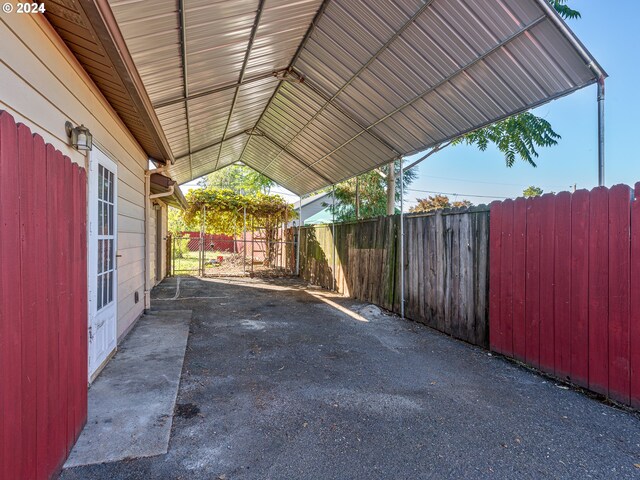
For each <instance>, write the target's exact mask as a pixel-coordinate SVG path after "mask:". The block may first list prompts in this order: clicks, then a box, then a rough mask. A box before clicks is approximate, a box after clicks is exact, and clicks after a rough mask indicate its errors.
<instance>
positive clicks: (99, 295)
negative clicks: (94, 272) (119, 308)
mask: <svg viewBox="0 0 640 480" xmlns="http://www.w3.org/2000/svg"><path fill="white" fill-rule="evenodd" d="M97 308H98V310H100V309H101V308H102V275H98V305H97Z"/></svg>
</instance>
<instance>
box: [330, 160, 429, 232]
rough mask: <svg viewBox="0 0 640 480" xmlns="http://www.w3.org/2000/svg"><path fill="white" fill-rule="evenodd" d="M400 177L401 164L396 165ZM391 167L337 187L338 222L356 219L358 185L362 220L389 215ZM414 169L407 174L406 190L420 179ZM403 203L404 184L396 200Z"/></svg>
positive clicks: (380, 169)
mask: <svg viewBox="0 0 640 480" xmlns="http://www.w3.org/2000/svg"><path fill="white" fill-rule="evenodd" d="M394 166H395V171H396V175H397V174H398V172H399V171H400V162H399V161H397V162H395V165H394ZM388 172H389V166H388V165H385V166H383V167H380V168H379V169H377V170H372V171H370V172H367V173H363V174H362V175H359V176H358V177H355V178H351V179H349V180H346V181H344V182H341V183H338V184H337V185H336V187H335V188H336V194H335V195H336V201H335V205H334V206H331V205H328V206H329V208H330V209H333V213H334V215H335V218H336V221H339V222H347V221H352V220H355V219H356V186H357V189H358V193H359V194H358V197H359V202H358V210H359V212H358V218H360V219H362V218H372V217H378V216H382V215H386V212H387V193H386V192H387V180H386V175H387V174H388ZM416 177H417V173H416V171H415V170H414V169H411V170H407V171H405V172H404V188H405V189H406V188H407V187H409V185H411V183H412V182H413V181H414V180H415V179H416ZM399 200H400V182H399V181H397V182H396V201H399Z"/></svg>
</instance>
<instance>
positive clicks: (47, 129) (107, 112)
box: [0, 14, 154, 337]
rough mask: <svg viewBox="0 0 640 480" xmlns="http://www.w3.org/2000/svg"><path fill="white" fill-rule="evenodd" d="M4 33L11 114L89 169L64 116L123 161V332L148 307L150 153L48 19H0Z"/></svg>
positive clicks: (0, 67) (3, 96)
mask: <svg viewBox="0 0 640 480" xmlns="http://www.w3.org/2000/svg"><path fill="white" fill-rule="evenodd" d="M0 38H2V42H0V109H3V110H7V111H9V112H10V113H11V114H12V115H13V116H14V117H15V118H16V120H17V121H20V122H23V123H25V124H26V125H28V126H29V127H30V128H31V129H32V131H33V132H35V133H39V134H40V135H42V137H43V138H44V140H45V141H46V142H49V143H51V144H53V145H54V146H55V147H56V148H58V149H59V150H61V151H62V152H63V153H64V154H66V155H68V156H69V157H70V158H71V159H72V160H73V161H74V162H76V163H79V164H81V165H83V166H86V157H85V155H83V154H81V153H79V152H77V151H76V150H74V149H72V148H70V147H69V146H68V144H67V138H66V134H65V130H64V124H65V121H66V120H70V121H71V122H72V123H74V124H77V125H79V124H84V125H85V126H87V127H88V128H89V129H90V130H91V133H92V134H93V137H94V142H95V143H96V145H98V146H99V148H100V150H102V151H103V152H104V153H106V154H107V155H108V156H109V157H110V158H111V159H113V160H114V161H115V162H116V163H117V164H118V255H120V257H118V259H117V266H118V336H119V337H121V336H122V335H123V334H124V333H125V332H126V331H128V329H129V327H130V326H131V325H132V324H133V322H134V321H135V320H136V319H137V318H138V317H139V316H140V314H141V313H142V311H143V308H144V274H145V260H144V241H145V238H144V231H145V229H144V221H145V210H144V207H145V204H144V171H145V168H146V166H147V163H148V159H147V156H146V154H145V153H144V151H143V150H142V148H141V147H140V146H139V145H138V143H137V142H136V141H135V139H134V138H133V137H132V136H131V134H130V132H129V131H128V130H127V128H126V127H125V126H124V124H123V123H122V121H121V120H120V118H119V117H118V115H117V114H116V113H115V112H114V111H113V109H112V108H111V107H110V106H109V104H108V103H107V102H106V100H105V99H104V97H103V96H102V95H101V93H100V92H99V91H98V89H97V88H96V87H95V85H94V84H93V82H92V81H91V79H90V78H89V76H88V75H87V74H86V72H85V71H84V70H83V69H82V67H80V65H79V64H78V63H77V61H76V60H75V58H74V57H73V55H72V54H71V53H70V52H69V51H68V49H67V47H66V46H65V45H64V43H63V42H62V40H61V39H60V38H59V37H58V35H57V34H56V33H55V32H54V31H53V29H52V28H51V27H50V25H49V24H48V23H47V22H46V20H45V19H44V18H43V17H42V16H40V15H16V14H12V15H2V16H0ZM153 258H154V257H152V259H153ZM152 272H153V270H152ZM136 292H137V293H138V302H137V303H136V302H135V298H134V297H135V294H136Z"/></svg>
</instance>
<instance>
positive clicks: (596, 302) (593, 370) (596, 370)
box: [589, 187, 609, 395]
mask: <svg viewBox="0 0 640 480" xmlns="http://www.w3.org/2000/svg"><path fill="white" fill-rule="evenodd" d="M589 222H590V227H589V388H590V389H591V390H593V391H594V392H598V393H602V394H603V395H607V394H608V393H609V342H608V333H609V260H608V254H609V228H608V227H609V190H607V189H606V188H604V187H598V188H594V189H593V190H592V191H591V203H590V205H589Z"/></svg>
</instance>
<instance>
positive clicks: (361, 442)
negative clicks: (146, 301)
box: [61, 278, 640, 480]
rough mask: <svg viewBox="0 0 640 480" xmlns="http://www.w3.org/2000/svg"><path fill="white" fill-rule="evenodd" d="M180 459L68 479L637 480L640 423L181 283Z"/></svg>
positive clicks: (336, 315)
mask: <svg viewBox="0 0 640 480" xmlns="http://www.w3.org/2000/svg"><path fill="white" fill-rule="evenodd" d="M175 293H176V279H169V280H166V281H165V282H163V283H162V284H161V285H160V286H159V287H157V288H156V290H155V291H154V297H155V298H156V300H155V301H154V303H153V308H154V309H161V310H172V309H190V310H193V317H192V321H191V327H190V336H189V342H188V345H187V352H186V357H185V361H184V368H183V372H182V380H181V385H180V391H179V393H178V400H177V402H178V405H177V407H176V413H175V416H174V419H173V429H172V433H171V441H170V444H169V452H168V453H167V454H166V455H160V456H156V457H150V458H139V459H130V460H126V461H121V462H114V463H109V464H102V465H93V466H89V467H78V468H72V469H68V470H65V471H64V472H63V474H62V477H61V478H63V479H68V480H70V479H83V480H84V479H110V480H111V479H156V478H158V479H214V480H215V479H228V480H231V479H366V480H371V479H417V478H435V479H448V478H451V479H459V478H496V479H498V478H518V479H529V478H531V479H533V478H536V479H537V478H607V479H610V478H616V479H623V478H634V479H640V416H638V414H637V413H632V412H628V411H624V410H621V409H619V408H616V407H612V406H608V405H605V404H603V403H601V402H598V401H597V400H594V399H592V398H589V397H587V396H585V395H584V394H582V393H580V392H578V391H574V390H572V389H567V388H566V387H564V386H562V385H559V384H557V383H556V382H554V381H553V380H550V379H548V378H545V377H543V376H540V375H537V374H535V373H533V372H531V371H528V370H526V369H524V368H521V367H519V366H517V365H515V364H513V363H511V362H509V361H507V360H505V359H503V358H500V357H498V356H491V355H490V354H488V353H487V352H486V351H483V350H481V349H478V348H475V347H472V346H470V345H467V344H465V343H462V342H459V341H456V340H453V339H451V338H449V337H447V336H445V335H442V334H440V333H438V332H435V331H433V330H431V329H429V328H427V327H425V326H423V325H420V324H417V323H414V322H411V321H408V320H401V319H399V318H398V317H395V316H391V315H386V314H385V313H384V312H381V311H379V310H378V309H377V308H375V307H372V306H367V305H364V304H361V303H358V302H356V301H353V300H349V299H345V298H342V297H338V296H334V295H331V294H328V293H326V292H322V291H319V290H316V289H307V288H305V285H303V284H300V283H298V282H297V281H296V280H293V279H282V280H275V279H272V280H257V279H218V280H199V279H194V278H185V279H182V280H181V282H180V292H179V293H180V297H179V299H178V300H170V299H171V298H172V297H174V295H175Z"/></svg>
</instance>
